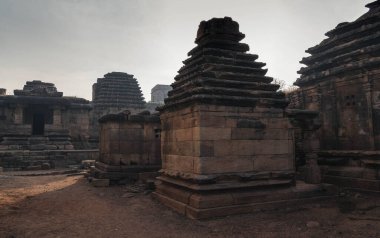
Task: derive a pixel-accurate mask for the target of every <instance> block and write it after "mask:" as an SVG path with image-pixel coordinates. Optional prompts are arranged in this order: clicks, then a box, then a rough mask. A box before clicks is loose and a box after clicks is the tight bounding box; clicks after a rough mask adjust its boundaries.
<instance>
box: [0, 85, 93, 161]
mask: <svg viewBox="0 0 380 238" xmlns="http://www.w3.org/2000/svg"><path fill="white" fill-rule="evenodd" d="M90 111H91V104H90V102H89V101H87V100H85V99H83V98H76V97H64V96H63V93H62V92H59V91H57V88H56V87H55V86H54V84H52V83H44V82H41V81H29V82H26V84H25V86H24V88H23V89H22V90H14V95H6V93H5V90H3V93H2V94H1V95H0V152H1V153H0V164H1V166H3V167H11V168H12V167H25V166H29V165H30V163H29V162H30V161H29V158H33V156H35V158H36V163H40V162H41V161H45V162H46V161H47V162H49V163H53V162H52V160H54V158H52V159H49V156H48V152H44V153H43V154H38V155H37V154H36V153H37V152H34V153H32V152H29V151H58V150H61V151H62V150H63V151H65V150H66V151H67V150H73V149H86V148H88V139H89V121H90ZM7 151H8V152H7ZM9 151H13V152H9ZM3 152H4V153H3ZM55 155H56V154H53V156H55ZM32 164H33V163H32Z"/></svg>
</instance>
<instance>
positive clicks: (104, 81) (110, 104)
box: [91, 72, 145, 146]
mask: <svg viewBox="0 0 380 238" xmlns="http://www.w3.org/2000/svg"><path fill="white" fill-rule="evenodd" d="M92 104H93V107H94V109H93V112H92V113H93V116H92V121H91V128H92V129H91V141H92V142H93V144H94V146H95V145H96V144H97V142H98V141H99V125H98V119H99V118H101V117H102V116H104V115H107V114H113V113H118V112H120V111H123V110H128V111H130V112H131V113H139V112H141V111H143V110H144V108H145V101H144V97H143V95H142V92H141V89H140V86H139V84H138V82H137V80H136V79H135V78H134V77H133V75H131V74H127V73H122V72H112V73H108V74H105V75H104V78H98V80H97V82H96V83H94V84H93V85H92Z"/></svg>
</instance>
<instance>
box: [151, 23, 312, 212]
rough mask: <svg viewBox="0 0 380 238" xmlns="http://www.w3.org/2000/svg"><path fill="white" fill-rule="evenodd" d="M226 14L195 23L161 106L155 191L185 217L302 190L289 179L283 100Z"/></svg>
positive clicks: (245, 208) (246, 208)
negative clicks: (189, 43)
mask: <svg viewBox="0 0 380 238" xmlns="http://www.w3.org/2000/svg"><path fill="white" fill-rule="evenodd" d="M244 37H245V36H244V34H243V33H241V32H240V31H239V25H238V23H237V22H235V21H233V20H232V19H231V18H229V17H225V18H213V19H211V20H209V21H203V22H201V23H200V25H199V29H198V32H197V37H196V40H195V43H196V44H197V46H196V47H195V48H193V49H192V50H191V51H190V52H189V53H188V55H189V58H188V59H186V60H185V61H184V66H183V67H182V68H181V69H180V70H179V71H178V73H179V74H178V75H177V76H176V77H175V82H174V83H173V84H172V86H173V90H172V91H170V92H169V97H168V98H167V99H166V100H165V105H164V106H162V107H161V108H159V111H160V117H161V126H162V132H161V146H162V158H161V159H162V170H161V173H162V174H161V176H160V177H158V180H159V181H160V183H159V184H158V186H157V190H156V192H155V196H157V198H158V199H159V200H160V201H161V202H162V203H164V204H165V205H167V206H169V207H171V208H173V209H175V210H176V211H178V212H180V213H182V214H185V215H186V216H188V217H190V218H196V219H198V218H207V217H213V216H221V215H229V214H235V213H244V212H251V211H254V210H255V209H257V207H256V205H257V204H259V203H263V202H273V203H274V204H276V203H278V202H279V201H281V200H286V199H292V198H298V199H299V198H302V197H303V196H307V193H306V192H305V190H304V191H303V193H302V194H301V193H299V191H298V190H297V188H296V187H295V186H294V185H295V164H294V149H293V148H294V141H293V135H292V125H291V123H290V120H289V119H288V118H287V116H286V113H285V108H286V107H287V105H288V101H287V100H286V98H285V95H284V93H282V92H279V91H277V90H278V88H279V85H275V84H270V83H271V82H272V80H273V78H271V77H268V76H266V72H267V69H263V67H264V66H265V63H261V62H259V61H257V58H258V56H257V55H255V54H250V53H247V51H248V50H249V47H248V45H247V44H244V43H241V42H240V41H241V40H242V39H243V38H244Z"/></svg>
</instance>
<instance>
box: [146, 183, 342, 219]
mask: <svg viewBox="0 0 380 238" xmlns="http://www.w3.org/2000/svg"><path fill="white" fill-rule="evenodd" d="M158 179H159V180H160V182H159V184H158V185H157V189H156V191H155V192H154V193H153V195H154V197H155V198H157V199H158V200H159V201H160V202H161V203H163V204H164V205H166V206H168V207H170V208H172V209H174V210H175V211H177V212H178V213H181V214H183V215H186V216H187V217H189V218H191V219H207V218H212V217H222V216H228V215H234V214H242V213H254V212H260V211H266V210H274V209H278V208H284V207H287V206H302V205H306V204H308V203H311V202H315V201H321V200H323V199H331V198H334V197H335V194H336V192H337V191H336V188H335V187H334V186H333V185H329V184H318V185H316V184H306V183H304V182H302V181H297V185H296V186H292V187H289V186H283V187H281V186H279V187H273V186H271V187H269V186H264V183H263V186H262V187H260V188H258V187H252V188H249V187H245V188H236V189H228V190H224V189H219V190H212V189H211V188H212V185H199V187H200V189H199V190H198V191H195V190H191V189H185V188H184V187H183V186H174V185H173V183H169V181H168V178H164V177H159V178H158ZM170 182H173V181H170ZM268 182H269V181H267V182H265V183H268ZM227 186H229V185H227ZM256 186H257V184H256ZM219 187H220V185H219ZM203 189H204V190H203Z"/></svg>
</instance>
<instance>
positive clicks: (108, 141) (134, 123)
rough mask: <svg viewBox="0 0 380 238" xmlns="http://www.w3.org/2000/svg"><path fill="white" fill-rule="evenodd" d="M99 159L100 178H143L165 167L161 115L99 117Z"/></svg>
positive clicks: (97, 166) (95, 172) (98, 176)
mask: <svg viewBox="0 0 380 238" xmlns="http://www.w3.org/2000/svg"><path fill="white" fill-rule="evenodd" d="M99 123H100V143H99V153H100V156H99V161H97V162H96V163H95V171H94V175H95V177H96V178H101V179H103V178H105V179H110V180H121V179H136V180H137V179H139V175H141V174H142V173H147V172H157V171H158V170H159V169H160V168H161V144H160V132H161V125H160V118H159V116H158V115H151V114H150V113H149V112H142V113H140V114H137V115H131V114H130V112H129V111H123V112H120V113H118V114H107V115H105V116H103V117H101V118H100V119H99Z"/></svg>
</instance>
